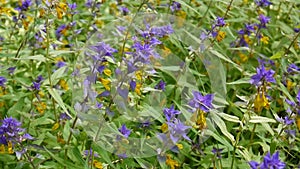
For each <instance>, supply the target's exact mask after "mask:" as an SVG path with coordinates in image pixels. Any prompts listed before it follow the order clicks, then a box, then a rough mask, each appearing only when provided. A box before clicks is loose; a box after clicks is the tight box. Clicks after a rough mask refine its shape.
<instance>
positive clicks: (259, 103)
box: [254, 92, 270, 112]
mask: <svg viewBox="0 0 300 169" xmlns="http://www.w3.org/2000/svg"><path fill="white" fill-rule="evenodd" d="M269 107H270V104H269V102H268V99H267V98H266V96H265V94H264V92H263V93H262V94H257V95H256V97H255V100H254V110H255V112H261V110H262V108H266V109H268V108H269Z"/></svg>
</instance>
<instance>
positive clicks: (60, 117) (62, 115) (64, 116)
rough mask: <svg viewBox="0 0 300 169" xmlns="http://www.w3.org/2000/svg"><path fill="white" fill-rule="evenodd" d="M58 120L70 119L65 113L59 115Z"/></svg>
mask: <svg viewBox="0 0 300 169" xmlns="http://www.w3.org/2000/svg"><path fill="white" fill-rule="evenodd" d="M59 119H60V120H70V119H71V117H70V116H69V115H68V114H67V113H61V114H60V116H59Z"/></svg>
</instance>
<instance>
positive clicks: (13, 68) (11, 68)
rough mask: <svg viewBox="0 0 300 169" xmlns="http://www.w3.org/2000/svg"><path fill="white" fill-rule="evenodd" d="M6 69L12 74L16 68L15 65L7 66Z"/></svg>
mask: <svg viewBox="0 0 300 169" xmlns="http://www.w3.org/2000/svg"><path fill="white" fill-rule="evenodd" d="M7 70H8V73H9V74H10V75H13V74H14V72H15V70H16V67H9V68H8V69H7Z"/></svg>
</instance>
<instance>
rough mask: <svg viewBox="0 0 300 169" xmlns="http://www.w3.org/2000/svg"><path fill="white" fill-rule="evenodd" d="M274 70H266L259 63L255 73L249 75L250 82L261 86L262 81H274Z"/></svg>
mask: <svg viewBox="0 0 300 169" xmlns="http://www.w3.org/2000/svg"><path fill="white" fill-rule="evenodd" d="M274 74H275V71H274V70H272V69H270V70H266V69H265V66H264V65H261V66H260V67H258V68H256V74H255V75H253V76H251V79H250V83H251V84H253V85H255V86H261V85H263V83H267V82H270V83H275V82H276V81H275V79H274V77H273V76H274Z"/></svg>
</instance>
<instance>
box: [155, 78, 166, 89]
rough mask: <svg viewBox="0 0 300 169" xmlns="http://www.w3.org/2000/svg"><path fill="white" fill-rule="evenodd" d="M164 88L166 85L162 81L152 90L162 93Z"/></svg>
mask: <svg viewBox="0 0 300 169" xmlns="http://www.w3.org/2000/svg"><path fill="white" fill-rule="evenodd" d="M165 87H166V83H165V82H164V81H163V80H161V81H159V83H158V84H157V85H156V86H155V87H154V88H155V89H159V90H163V91H164V90H165Z"/></svg>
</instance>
